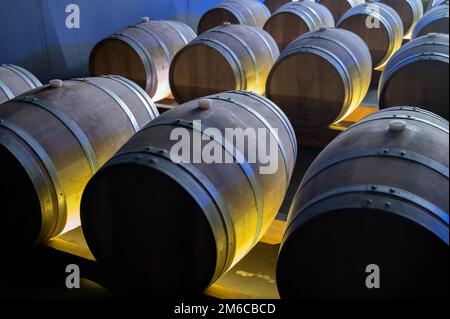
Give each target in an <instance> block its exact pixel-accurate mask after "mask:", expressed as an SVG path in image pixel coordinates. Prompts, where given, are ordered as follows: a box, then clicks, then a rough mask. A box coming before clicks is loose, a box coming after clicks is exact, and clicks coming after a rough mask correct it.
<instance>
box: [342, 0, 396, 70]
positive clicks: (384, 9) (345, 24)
mask: <svg viewBox="0 0 450 319" xmlns="http://www.w3.org/2000/svg"><path fill="white" fill-rule="evenodd" d="M337 27H339V28H343V29H346V30H349V31H352V32H354V33H356V34H357V35H358V36H360V37H361V39H363V40H364V42H365V43H366V44H367V46H368V47H369V50H370V55H371V56H372V63H373V67H374V68H375V69H377V68H380V67H383V66H384V64H386V62H387V61H388V60H389V58H390V57H391V56H392V55H393V54H394V53H395V52H396V51H397V50H398V49H399V48H400V47H401V46H402V41H403V25H402V20H401V18H400V16H399V15H398V14H397V12H395V10H394V9H392V8H391V7H389V6H387V5H385V4H383V3H380V2H374V3H364V4H361V5H358V6H356V7H354V8H353V9H351V10H349V11H347V12H346V13H345V14H344V15H343V16H342V18H341V19H340V20H339V22H338V24H337Z"/></svg>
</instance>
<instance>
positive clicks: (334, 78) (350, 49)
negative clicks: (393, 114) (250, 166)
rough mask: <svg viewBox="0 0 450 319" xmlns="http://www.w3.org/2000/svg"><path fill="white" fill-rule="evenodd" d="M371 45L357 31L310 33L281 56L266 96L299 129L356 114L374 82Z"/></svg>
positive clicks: (318, 125)
mask: <svg viewBox="0 0 450 319" xmlns="http://www.w3.org/2000/svg"><path fill="white" fill-rule="evenodd" d="M371 74H372V61H371V57H370V52H369V49H368V47H367V45H366V44H365V43H364V42H363V41H362V40H361V38H360V37H358V36H357V35H356V34H354V33H353V32H350V31H347V30H343V29H334V28H331V29H326V28H323V29H321V30H320V31H316V32H310V33H306V34H304V35H303V36H301V37H300V38H298V39H297V40H295V41H294V42H292V43H291V44H290V45H289V46H288V47H287V48H286V50H284V51H283V52H282V54H281V55H280V58H279V59H278V61H277V62H276V63H275V65H274V67H273V68H272V70H271V72H270V75H269V78H268V80H267V88H266V94H267V97H268V98H269V99H271V100H272V101H274V102H275V103H276V104H277V105H278V106H279V107H280V108H281V109H282V110H283V111H284V112H285V113H286V115H287V116H288V118H289V119H290V121H291V122H292V123H293V126H294V127H295V128H297V129H299V130H311V129H319V128H325V127H328V126H329V125H331V124H333V123H336V122H339V121H340V120H342V119H343V118H345V117H346V116H347V115H349V114H350V113H352V112H353V111H354V110H355V109H356V107H358V106H359V104H360V103H361V101H362V100H363V99H364V97H365V95H366V93H367V91H368V89H369V86H370V81H371Z"/></svg>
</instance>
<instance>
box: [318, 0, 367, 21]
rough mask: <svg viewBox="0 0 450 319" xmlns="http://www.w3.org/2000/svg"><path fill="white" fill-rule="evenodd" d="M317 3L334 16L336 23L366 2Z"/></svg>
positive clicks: (329, 0) (334, 0)
mask: <svg viewBox="0 0 450 319" xmlns="http://www.w3.org/2000/svg"><path fill="white" fill-rule="evenodd" d="M317 2H318V3H320V4H322V5H324V6H325V7H327V8H328V9H329V10H330V11H331V13H332V14H333V17H334V21H336V22H338V21H339V19H340V18H341V17H342V16H343V15H344V13H346V12H347V11H348V10H350V9H351V8H354V7H356V6H357V5H359V4H361V3H364V2H365V0H318V1H317Z"/></svg>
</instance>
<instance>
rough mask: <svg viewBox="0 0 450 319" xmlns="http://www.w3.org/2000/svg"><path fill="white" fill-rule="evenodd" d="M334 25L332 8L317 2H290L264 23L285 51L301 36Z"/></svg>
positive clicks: (281, 49)
mask: <svg viewBox="0 0 450 319" xmlns="http://www.w3.org/2000/svg"><path fill="white" fill-rule="evenodd" d="M322 26H325V27H334V18H333V15H332V14H331V12H330V10H328V9H327V8H326V7H325V6H323V5H321V4H318V3H315V2H309V1H304V2H290V3H288V4H285V5H284V6H282V7H281V8H279V9H278V10H277V11H276V12H275V13H274V14H273V15H272V16H271V17H270V18H269V20H267V22H266V24H265V25H264V30H266V31H267V32H269V34H270V35H271V36H272V37H273V39H274V40H275V42H276V43H277V45H278V48H279V49H280V51H283V50H284V49H285V48H286V47H287V46H288V45H289V44H290V43H291V42H292V41H294V40H295V39H297V38H298V37H299V36H301V35H303V34H305V33H307V32H311V31H317V30H319V28H320V27H322Z"/></svg>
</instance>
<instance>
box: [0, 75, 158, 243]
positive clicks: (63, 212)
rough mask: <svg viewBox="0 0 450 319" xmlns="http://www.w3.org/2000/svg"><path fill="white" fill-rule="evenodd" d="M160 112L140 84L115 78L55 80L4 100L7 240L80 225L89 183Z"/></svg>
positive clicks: (0, 187) (0, 122) (0, 155)
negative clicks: (84, 193) (83, 197)
mask: <svg viewBox="0 0 450 319" xmlns="http://www.w3.org/2000/svg"><path fill="white" fill-rule="evenodd" d="M157 115H158V111H157V109H156V108H155V105H154V104H153V102H152V101H151V99H150V97H149V96H148V95H147V94H146V93H145V92H144V91H143V90H142V89H141V88H140V87H139V86H137V85H136V84H134V83H132V82H131V81H129V80H127V79H125V78H120V77H116V76H111V77H102V78H87V79H73V80H69V81H64V82H63V81H61V80H53V81H51V82H50V84H49V85H45V86H43V87H41V88H39V89H36V90H33V91H31V92H29V93H26V94H23V95H21V96H19V97H17V98H15V99H13V100H10V101H8V102H6V103H4V104H2V105H1V106H0V174H1V176H2V179H1V181H0V200H1V202H2V214H4V216H3V219H2V224H3V226H4V229H3V231H2V232H1V238H2V239H4V240H8V239H9V242H10V244H9V246H11V247H12V246H14V247H15V246H16V245H19V246H21V247H30V246H31V245H33V244H37V243H42V242H43V241H45V240H47V239H49V238H52V237H54V236H56V235H58V234H60V233H62V232H65V231H67V230H70V229H72V228H75V227H77V226H79V225H80V217H79V205H80V200H81V194H82V191H83V188H84V186H85V185H86V184H87V182H88V180H89V179H90V178H91V177H92V176H93V174H94V173H95V172H96V171H97V170H98V169H99V168H100V166H101V165H102V164H104V163H105V162H106V161H107V160H108V159H109V158H110V157H111V156H112V155H113V154H114V153H115V152H116V151H117V150H118V149H119V148H120V147H121V146H122V145H123V144H125V142H126V141H127V140H128V138H130V137H131V136H132V135H133V134H135V133H136V132H137V131H138V130H139V129H140V128H142V127H143V126H144V125H145V124H147V123H148V122H149V121H150V120H152V119H154V118H155V117H156V116H157ZM5 176H7V178H5ZM11 238H14V241H13V242H12V241H11Z"/></svg>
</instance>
